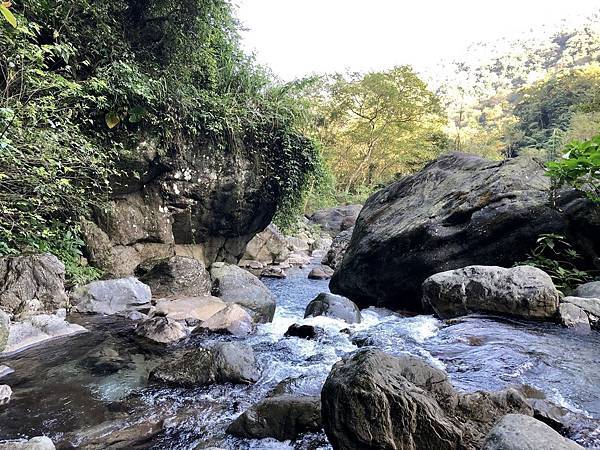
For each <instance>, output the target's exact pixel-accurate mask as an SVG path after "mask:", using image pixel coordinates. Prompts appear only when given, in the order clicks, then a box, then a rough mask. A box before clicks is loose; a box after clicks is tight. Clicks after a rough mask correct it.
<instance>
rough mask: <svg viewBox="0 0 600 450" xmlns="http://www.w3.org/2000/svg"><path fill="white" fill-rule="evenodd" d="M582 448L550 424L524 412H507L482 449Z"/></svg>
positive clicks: (569, 449)
mask: <svg viewBox="0 0 600 450" xmlns="http://www.w3.org/2000/svg"><path fill="white" fill-rule="evenodd" d="M535 449H544V450H582V449H583V447H581V446H580V445H578V444H576V443H575V442H573V441H571V440H569V439H567V438H564V437H562V436H561V435H560V434H558V433H557V432H556V431H554V430H553V429H552V428H550V427H549V426H548V425H546V424H545V423H543V422H540V421H539V420H537V419H534V418H533V417H529V416H525V415H522V414H507V415H506V416H504V417H503V418H502V419H501V420H500V421H499V422H498V423H497V424H496V425H495V426H494V428H492V430H491V431H490V433H489V434H488V436H487V438H486V440H485V442H484V444H483V447H482V448H481V450H535Z"/></svg>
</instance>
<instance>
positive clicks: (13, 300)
mask: <svg viewBox="0 0 600 450" xmlns="http://www.w3.org/2000/svg"><path fill="white" fill-rule="evenodd" d="M64 283H65V266H64V264H63V263H62V262H60V261H59V259H58V258H57V257H56V256H54V255H51V254H49V253H44V254H40V255H28V256H5V257H3V258H0V310H2V311H4V312H6V313H8V314H10V315H13V316H22V317H24V318H25V317H27V316H29V315H32V314H37V313H53V312H54V311H56V310H57V309H60V308H64V307H65V306H66V304H67V294H66V293H65V285H64Z"/></svg>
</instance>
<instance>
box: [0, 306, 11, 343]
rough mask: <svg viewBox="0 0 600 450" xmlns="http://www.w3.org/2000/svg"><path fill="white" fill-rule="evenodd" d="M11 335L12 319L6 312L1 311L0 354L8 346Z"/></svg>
mask: <svg viewBox="0 0 600 450" xmlns="http://www.w3.org/2000/svg"><path fill="white" fill-rule="evenodd" d="M9 334H10V317H9V316H8V314H6V313H5V312H4V311H1V310H0V353H2V352H3V351H4V349H5V348H6V346H7V345H8V336H9Z"/></svg>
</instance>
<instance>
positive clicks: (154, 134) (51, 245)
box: [0, 0, 319, 276]
mask: <svg viewBox="0 0 600 450" xmlns="http://www.w3.org/2000/svg"><path fill="white" fill-rule="evenodd" d="M9 6H10V9H7V7H9ZM3 7H4V9H3V14H4V15H5V17H6V18H7V20H6V21H2V22H0V48H1V49H2V55H3V58H2V60H1V61H0V211H1V214H0V254H7V253H15V252H19V251H27V250H33V251H38V250H51V251H53V252H54V253H56V254H59V255H60V256H62V258H63V260H64V261H65V262H66V263H67V268H68V270H69V272H70V274H71V275H81V276H89V275H90V274H89V273H86V270H87V269H81V268H80V267H79V256H78V253H79V248H80V247H81V241H80V239H79V238H78V222H79V221H80V219H81V217H85V216H87V215H89V213H90V210H91V209H92V208H102V207H103V206H104V204H105V201H106V199H107V198H108V196H109V195H110V184H109V180H111V179H112V178H113V177H115V176H119V175H122V174H121V173H120V172H121V170H122V169H120V168H121V167H124V166H126V165H123V164H119V161H122V160H126V159H127V158H128V156H129V155H130V154H131V153H132V152H134V151H135V149H136V147H137V145H138V144H139V143H140V142H141V141H143V140H146V139H148V138H151V139H152V140H153V141H155V142H156V143H157V144H156V145H157V147H158V148H159V151H162V152H166V151H172V150H173V147H176V146H177V145H178V143H179V142H181V141H182V140H184V138H185V137H186V136H193V137H201V138H204V139H207V140H210V141H212V142H213V143H214V144H215V145H214V146H215V148H216V149H217V150H221V149H223V148H224V147H225V146H226V145H227V136H228V135H230V134H231V133H234V134H237V135H239V136H241V137H243V139H244V140H245V141H246V142H248V143H249V145H248V146H247V151H257V152H261V151H264V152H270V154H269V155H268V160H269V161H270V164H271V171H272V174H271V176H272V177H273V179H274V180H275V182H276V185H277V186H276V187H277V189H278V191H279V194H280V196H281V208H280V215H281V216H282V217H285V216H286V214H287V215H289V213H288V212H289V211H290V210H292V209H293V208H295V207H297V206H298V204H299V203H300V202H301V199H302V195H303V191H304V189H305V186H307V185H308V184H309V183H308V181H309V178H310V177H311V176H312V173H314V171H315V169H316V165H317V164H318V162H319V159H318V152H317V149H316V147H315V145H314V144H313V142H312V141H311V140H310V139H308V138H306V137H304V136H303V135H302V134H301V133H300V132H299V127H298V122H299V118H300V117H301V116H302V114H301V110H300V108H299V104H298V103H297V102H296V100H295V99H294V98H293V97H292V96H291V95H289V94H288V90H287V89H286V88H285V87H281V86H277V85H275V84H273V82H272V79H271V77H270V76H269V74H268V73H267V72H266V71H265V70H264V69H262V68H260V67H258V66H257V65H256V64H255V63H254V62H253V61H252V59H251V58H249V57H247V56H246V55H245V54H244V53H243V52H242V51H241V50H240V47H239V38H238V35H237V31H236V30H237V29H238V23H237V22H236V20H235V18H234V16H233V15H232V10H231V6H230V5H229V3H228V2H227V1H225V0H176V1H175V0H170V1H156V0H128V1H120V0H107V1H102V2H96V1H93V0H72V1H68V2H65V1H62V0H31V1H27V2H15V3H13V4H12V5H10V4H3ZM11 11H12V13H11ZM8 19H10V20H8ZM13 19H14V20H13ZM273 142H277V143H278V145H272V143H273ZM126 175H127V176H135V175H136V174H135V173H129V174H126ZM82 271H83V272H82Z"/></svg>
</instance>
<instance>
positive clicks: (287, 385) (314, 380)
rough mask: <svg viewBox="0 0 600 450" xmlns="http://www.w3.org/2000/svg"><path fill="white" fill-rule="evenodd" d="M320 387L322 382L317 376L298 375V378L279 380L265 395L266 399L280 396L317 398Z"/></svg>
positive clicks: (319, 393)
mask: <svg viewBox="0 0 600 450" xmlns="http://www.w3.org/2000/svg"><path fill="white" fill-rule="evenodd" d="M322 387H323V380H322V379H321V377H319V376H318V375H300V376H299V377H294V378H286V379H284V380H281V381H280V382H279V383H277V385H276V386H275V387H274V388H273V389H272V390H271V391H270V392H269V393H268V394H267V397H278V396H280V395H295V396H303V397H319V396H320V395H321V388H322Z"/></svg>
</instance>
